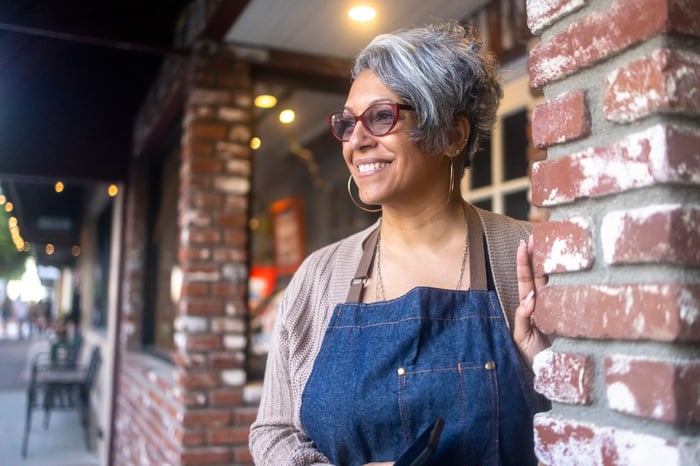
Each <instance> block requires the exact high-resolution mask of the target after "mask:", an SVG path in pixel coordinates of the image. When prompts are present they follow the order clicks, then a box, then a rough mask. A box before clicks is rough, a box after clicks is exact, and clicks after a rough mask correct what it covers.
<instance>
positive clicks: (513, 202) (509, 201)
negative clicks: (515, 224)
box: [505, 191, 530, 220]
mask: <svg viewBox="0 0 700 466" xmlns="http://www.w3.org/2000/svg"><path fill="white" fill-rule="evenodd" d="M505 200H506V209H505V210H506V212H505V213H506V215H508V216H509V217H513V218H517V219H519V220H527V219H528V212H529V211H530V203H529V202H528V201H527V191H517V192H514V193H510V194H506V197H505Z"/></svg>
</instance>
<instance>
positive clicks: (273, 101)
mask: <svg viewBox="0 0 700 466" xmlns="http://www.w3.org/2000/svg"><path fill="white" fill-rule="evenodd" d="M275 105H277V97H275V96H274V95H270V94H261V95H259V96H257V97H256V98H255V106H256V107H258V108H272V107H274V106H275Z"/></svg>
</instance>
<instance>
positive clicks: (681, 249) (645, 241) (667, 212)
mask: <svg viewBox="0 0 700 466" xmlns="http://www.w3.org/2000/svg"><path fill="white" fill-rule="evenodd" d="M600 232H601V233H600V234H601V238H602V241H603V255H604V257H605V262H607V263H608V264H637V263H674V264H683V265H689V266H698V265H700V209H698V208H695V207H683V206H680V205H656V206H650V207H642V208H639V209H633V210H627V211H616V212H609V213H608V214H606V215H605V216H604V217H603V221H602V223H601V228H600Z"/></svg>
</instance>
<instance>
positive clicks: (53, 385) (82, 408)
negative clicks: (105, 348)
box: [22, 346, 102, 458]
mask: <svg viewBox="0 0 700 466" xmlns="http://www.w3.org/2000/svg"><path fill="white" fill-rule="evenodd" d="M101 364H102V357H101V355H100V348H99V347H97V346H96V347H94V348H93V349H92V351H91V353H90V360H89V362H88V365H87V367H80V366H76V367H73V368H64V367H58V368H57V367H56V366H53V365H50V364H49V365H44V364H32V367H31V376H30V379H29V386H28V387H27V412H26V418H25V423H24V439H23V440H22V456H23V457H25V458H26V457H27V448H28V444H29V432H30V430H31V424H32V413H33V411H34V410H35V409H43V410H44V429H48V427H49V417H50V415H51V411H52V410H71V409H76V410H78V411H79V414H80V422H81V424H82V427H83V430H84V432H85V445H86V447H87V449H88V450H92V442H91V437H90V425H89V424H90V392H91V391H92V388H93V386H94V384H95V380H96V378H97V374H98V372H99V369H100V365H101Z"/></svg>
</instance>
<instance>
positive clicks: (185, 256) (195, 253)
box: [178, 247, 216, 262]
mask: <svg viewBox="0 0 700 466" xmlns="http://www.w3.org/2000/svg"><path fill="white" fill-rule="evenodd" d="M178 258H179V259H180V262H192V261H194V262H197V261H204V260H208V259H214V260H216V259H215V258H213V257H212V252H211V249H209V248H207V247H202V248H196V247H181V248H180V250H179V251H178Z"/></svg>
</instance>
